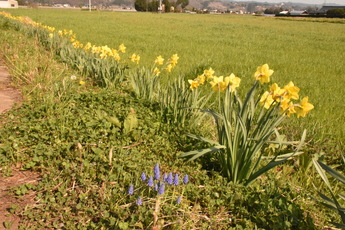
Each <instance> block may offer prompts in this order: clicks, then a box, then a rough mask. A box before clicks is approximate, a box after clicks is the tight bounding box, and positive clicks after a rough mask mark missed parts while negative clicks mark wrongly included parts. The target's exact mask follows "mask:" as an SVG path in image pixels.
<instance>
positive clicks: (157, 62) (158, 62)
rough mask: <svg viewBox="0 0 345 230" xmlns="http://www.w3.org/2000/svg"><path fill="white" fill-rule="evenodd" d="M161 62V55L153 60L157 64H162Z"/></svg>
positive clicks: (162, 60)
mask: <svg viewBox="0 0 345 230" xmlns="http://www.w3.org/2000/svg"><path fill="white" fill-rule="evenodd" d="M163 62H164V58H163V57H162V56H161V55H159V56H158V57H157V58H156V60H155V63H156V64H157V65H163Z"/></svg>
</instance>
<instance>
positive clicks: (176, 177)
mask: <svg viewBox="0 0 345 230" xmlns="http://www.w3.org/2000/svg"><path fill="white" fill-rule="evenodd" d="M174 185H176V186H177V185H178V174H177V173H176V174H175V177H174Z"/></svg>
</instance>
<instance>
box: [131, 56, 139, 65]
mask: <svg viewBox="0 0 345 230" xmlns="http://www.w3.org/2000/svg"><path fill="white" fill-rule="evenodd" d="M130 59H131V61H132V62H136V63H137V64H138V63H139V61H140V56H139V55H136V54H132V56H131V57H130Z"/></svg>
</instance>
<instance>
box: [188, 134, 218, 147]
mask: <svg viewBox="0 0 345 230" xmlns="http://www.w3.org/2000/svg"><path fill="white" fill-rule="evenodd" d="M187 136H189V137H191V138H194V139H197V140H200V141H204V142H208V143H210V144H213V145H220V144H219V143H218V142H217V141H213V140H210V139H208V138H205V137H201V136H197V135H194V134H187Z"/></svg>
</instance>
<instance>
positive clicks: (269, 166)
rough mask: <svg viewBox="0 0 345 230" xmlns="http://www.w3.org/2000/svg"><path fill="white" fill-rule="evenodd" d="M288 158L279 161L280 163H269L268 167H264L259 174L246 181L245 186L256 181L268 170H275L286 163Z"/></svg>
mask: <svg viewBox="0 0 345 230" xmlns="http://www.w3.org/2000/svg"><path fill="white" fill-rule="evenodd" d="M287 159H288V158H285V159H283V160H278V161H271V162H269V163H268V164H267V165H266V166H264V167H262V168H261V169H259V170H258V171H257V172H255V173H254V174H252V175H251V176H250V177H249V178H248V180H247V181H246V183H245V185H249V184H250V183H251V182H252V181H253V180H255V179H256V178H258V177H259V176H261V175H262V174H263V173H265V172H267V171H268V170H270V169H271V168H274V167H275V166H277V165H279V164H281V163H283V162H284V161H286V160H287Z"/></svg>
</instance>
